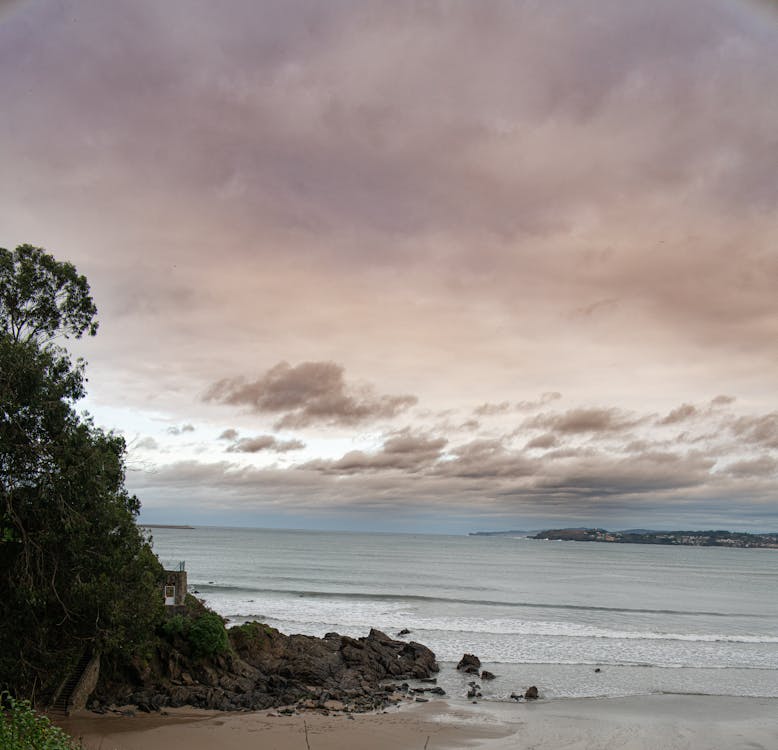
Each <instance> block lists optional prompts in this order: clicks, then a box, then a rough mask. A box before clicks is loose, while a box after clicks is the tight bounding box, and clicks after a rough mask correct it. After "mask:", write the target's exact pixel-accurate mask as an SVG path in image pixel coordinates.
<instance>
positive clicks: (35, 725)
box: [0, 693, 81, 750]
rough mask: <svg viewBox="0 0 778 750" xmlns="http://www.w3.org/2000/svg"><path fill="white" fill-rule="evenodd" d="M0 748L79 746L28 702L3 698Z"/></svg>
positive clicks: (37, 749) (47, 749) (41, 749)
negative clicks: (36, 711)
mask: <svg viewBox="0 0 778 750" xmlns="http://www.w3.org/2000/svg"><path fill="white" fill-rule="evenodd" d="M2 699H3V700H2V702H3V703H4V704H5V706H6V710H3V709H2V708H0V748H2V750H78V749H79V748H81V744H80V743H78V742H76V741H75V740H74V739H73V738H72V737H69V736H68V735H67V734H65V732H63V731H62V730H61V729H60V728H59V727H55V726H54V725H53V724H52V723H51V722H50V721H49V720H48V718H47V717H45V716H40V715H39V714H36V713H35V711H33V709H32V706H31V705H30V702H29V701H17V700H15V699H13V698H11V697H10V696H9V695H8V694H7V693H6V694H4V695H3V696H2Z"/></svg>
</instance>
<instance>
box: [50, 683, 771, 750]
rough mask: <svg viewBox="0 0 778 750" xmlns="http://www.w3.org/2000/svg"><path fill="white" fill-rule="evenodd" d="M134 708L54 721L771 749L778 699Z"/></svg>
mask: <svg viewBox="0 0 778 750" xmlns="http://www.w3.org/2000/svg"><path fill="white" fill-rule="evenodd" d="M165 713H166V714H167V715H164V714H142V715H135V716H117V715H108V714H106V715H97V714H93V713H91V712H88V711H83V712H78V713H77V714H74V715H71V716H70V717H67V718H65V719H61V720H58V721H57V722H56V723H57V724H58V725H59V726H61V727H62V728H63V729H65V730H66V731H67V732H69V733H70V734H72V735H73V736H74V737H75V738H76V739H79V738H81V739H82V741H83V745H84V749H85V750H98V748H102V749H103V750H168V749H169V748H179V747H180V748H187V749H188V750H208V748H211V747H219V748H220V750H243V749H244V748H250V747H256V746H257V744H258V742H261V746H262V747H267V748H276V750H293V748H305V747H306V745H307V746H308V747H310V748H311V750H342V749H343V748H355V749H359V748H368V747H369V748H371V750H404V749H405V748H408V750H411V749H412V748H418V749H419V750H421V748H423V747H425V746H426V748H427V750H449V749H450V750H454V749H455V748H462V747H473V748H484V749H485V750H508V748H516V747H532V748H535V749H536V750H546V749H547V750H551V749H552V748H553V749H554V750H558V749H559V748H582V749H583V748H587V749H589V750H595V749H597V748H607V747H620V748H625V750H682V749H683V750H690V749H697V748H699V750H703V749H705V750H738V748H743V749H744V750H745V749H746V748H748V749H749V750H759V749H760V748H762V749H763V750H769V749H770V748H774V747H778V698H748V697H724V696H710V695H647V696H629V697H623V698H561V699H556V700H539V701H534V702H528V703H519V704H516V703H513V702H511V703H505V702H491V701H483V702H479V703H478V704H477V705H472V704H468V705H456V704H453V703H450V702H448V701H446V700H445V699H440V700H434V701H430V702H429V703H423V704H421V703H412V704H405V705H402V706H399V707H393V708H390V709H387V710H385V711H381V712H374V713H362V714H334V713H331V714H329V715H323V714H322V713H318V712H315V711H312V712H305V713H299V714H296V715H293V716H284V715H279V714H278V711H277V709H273V710H264V711H255V712H241V713H224V712H219V711H204V710H198V709H189V708H182V709H171V710H168V711H167V712H165Z"/></svg>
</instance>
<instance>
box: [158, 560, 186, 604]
mask: <svg viewBox="0 0 778 750" xmlns="http://www.w3.org/2000/svg"><path fill="white" fill-rule="evenodd" d="M162 595H163V596H164V598H165V606H166V607H183V606H184V603H185V601H186V570H185V568H184V562H183V561H181V562H180V563H179V564H178V570H166V571H165V584H164V587H163V592H162Z"/></svg>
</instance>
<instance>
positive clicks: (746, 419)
mask: <svg viewBox="0 0 778 750" xmlns="http://www.w3.org/2000/svg"><path fill="white" fill-rule="evenodd" d="M731 429H732V431H733V432H734V433H735V435H737V436H738V437H739V438H740V439H741V440H745V441H746V442H748V443H757V444H759V445H763V446H765V447H767V448H778V412H771V413H770V414H764V415H762V416H743V417H738V418H737V419H735V420H734V421H733V422H732V423H731Z"/></svg>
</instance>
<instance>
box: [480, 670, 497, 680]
mask: <svg viewBox="0 0 778 750" xmlns="http://www.w3.org/2000/svg"><path fill="white" fill-rule="evenodd" d="M495 677H496V675H493V674H492V673H491V672H488V671H487V670H485V669H484V671H483V672H481V679H482V680H493V679H495Z"/></svg>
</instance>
